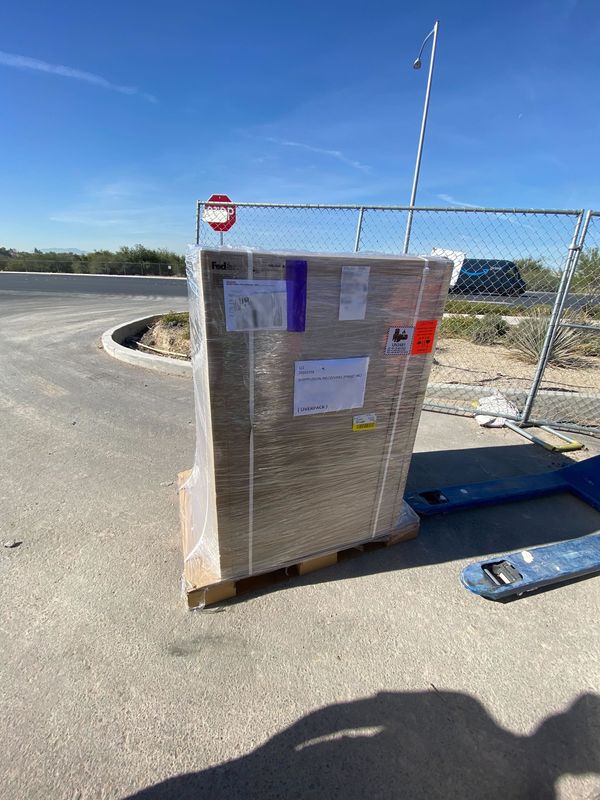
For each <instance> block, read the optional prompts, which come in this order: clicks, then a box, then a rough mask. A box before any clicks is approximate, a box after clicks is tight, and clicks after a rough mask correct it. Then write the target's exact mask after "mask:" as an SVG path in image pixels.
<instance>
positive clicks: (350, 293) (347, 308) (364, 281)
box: [339, 267, 370, 320]
mask: <svg viewBox="0 0 600 800" xmlns="http://www.w3.org/2000/svg"><path fill="white" fill-rule="evenodd" d="M369 271H370V267H342V285H341V287H340V315H339V318H340V320H350V319H364V318H365V314H366V311H367V296H368V294H369Z"/></svg>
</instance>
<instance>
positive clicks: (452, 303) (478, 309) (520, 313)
mask: <svg viewBox="0 0 600 800" xmlns="http://www.w3.org/2000/svg"><path fill="white" fill-rule="evenodd" d="M532 308H546V309H548V310H550V306H526V305H514V306H513V305H510V304H509V303H480V302H478V301H476V300H460V299H458V298H454V297H451V298H450V299H449V300H447V301H446V306H445V308H444V312H445V313H446V314H502V315H503V316H505V317H525V316H527V315H528V314H530V313H531V310H532Z"/></svg>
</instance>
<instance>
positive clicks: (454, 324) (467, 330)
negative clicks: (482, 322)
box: [440, 316, 479, 339]
mask: <svg viewBox="0 0 600 800" xmlns="http://www.w3.org/2000/svg"><path fill="white" fill-rule="evenodd" d="M478 322H479V320H478V319H477V317H468V316H465V317H444V318H443V319H442V326H441V328H440V338H441V339H470V338H471V334H472V333H473V329H474V328H475V326H476V325H477V323H478Z"/></svg>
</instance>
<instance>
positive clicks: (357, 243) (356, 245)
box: [354, 206, 365, 253]
mask: <svg viewBox="0 0 600 800" xmlns="http://www.w3.org/2000/svg"><path fill="white" fill-rule="evenodd" d="M364 213H365V209H364V208H363V206H361V207H360V209H359V210H358V220H357V221H356V235H355V237H354V252H355V253H358V251H359V250H360V234H361V232H362V221H363V215H364Z"/></svg>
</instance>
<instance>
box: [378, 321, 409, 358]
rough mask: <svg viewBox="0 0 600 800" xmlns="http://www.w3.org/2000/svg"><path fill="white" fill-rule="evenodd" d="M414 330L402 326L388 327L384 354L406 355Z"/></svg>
mask: <svg viewBox="0 0 600 800" xmlns="http://www.w3.org/2000/svg"><path fill="white" fill-rule="evenodd" d="M414 332H415V329H414V328H407V327H402V326H398V327H396V328H388V335H387V341H386V344H385V354H386V356H407V355H408V354H409V353H410V348H411V346H412V340H413V334H414Z"/></svg>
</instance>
